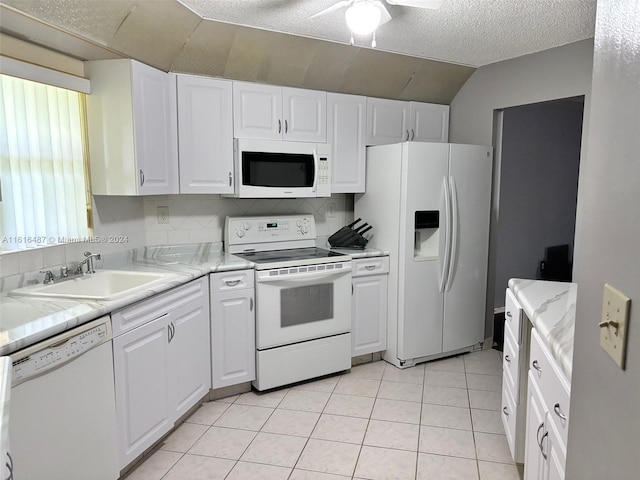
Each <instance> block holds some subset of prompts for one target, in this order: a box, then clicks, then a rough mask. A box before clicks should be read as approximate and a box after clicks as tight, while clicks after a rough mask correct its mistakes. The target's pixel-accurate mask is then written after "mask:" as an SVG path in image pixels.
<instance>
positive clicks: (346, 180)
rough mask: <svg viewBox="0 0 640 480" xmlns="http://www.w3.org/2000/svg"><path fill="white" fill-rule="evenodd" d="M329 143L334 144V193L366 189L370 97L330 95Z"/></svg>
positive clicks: (332, 147) (328, 106) (328, 95)
mask: <svg viewBox="0 0 640 480" xmlns="http://www.w3.org/2000/svg"><path fill="white" fill-rule="evenodd" d="M327 110H328V112H329V114H328V117H327V143H329V144H330V145H331V170H332V173H333V179H332V185H331V191H332V192H333V193H363V192H364V190H365V158H366V145H365V134H366V127H367V125H366V114H367V98H366V97H361V96H357V95H342V94H338V93H328V94H327Z"/></svg>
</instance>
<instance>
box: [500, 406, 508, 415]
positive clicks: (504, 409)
mask: <svg viewBox="0 0 640 480" xmlns="http://www.w3.org/2000/svg"><path fill="white" fill-rule="evenodd" d="M502 413H504V414H505V415H506V416H507V417H508V416H509V410H508V409H507V407H504V408H503V409H502Z"/></svg>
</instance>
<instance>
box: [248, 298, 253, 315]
mask: <svg viewBox="0 0 640 480" xmlns="http://www.w3.org/2000/svg"><path fill="white" fill-rule="evenodd" d="M249 311H250V312H253V297H251V298H250V299H249Z"/></svg>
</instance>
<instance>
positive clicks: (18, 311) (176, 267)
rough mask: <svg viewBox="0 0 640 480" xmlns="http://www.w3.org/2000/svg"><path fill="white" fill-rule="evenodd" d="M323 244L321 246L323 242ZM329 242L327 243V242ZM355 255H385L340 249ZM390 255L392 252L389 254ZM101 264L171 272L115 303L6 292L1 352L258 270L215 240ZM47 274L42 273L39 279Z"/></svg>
mask: <svg viewBox="0 0 640 480" xmlns="http://www.w3.org/2000/svg"><path fill="white" fill-rule="evenodd" d="M319 246H320V245H319ZM325 246H326V245H325ZM338 251H340V252H341V253H346V254H348V255H350V256H351V257H352V258H364V257H373V256H382V255H385V253H384V252H383V251H381V250H377V249H364V250H352V249H338ZM386 254H388V253H386ZM98 265H99V267H100V268H109V269H112V270H126V271H147V272H154V273H165V274H166V278H164V279H163V280H162V281H161V282H158V283H154V285H153V287H152V288H148V289H145V290H138V291H136V292H134V293H132V294H130V295H126V296H122V297H120V298H117V299H115V300H111V301H92V300H80V299H78V300H76V299H59V298H44V297H26V296H19V295H13V294H12V293H11V291H10V290H11V288H9V291H7V292H5V293H2V294H0V355H10V354H11V353H12V352H14V351H17V350H20V349H22V348H25V347H27V346H29V345H33V344H35V343H37V342H39V341H41V340H44V339H46V338H49V337H51V336H53V335H56V334H58V333H62V332H64V331H67V330H69V329H71V328H73V327H76V326H78V325H81V324H83V323H86V322H88V321H90V320H93V319H95V318H98V317H100V316H102V315H105V314H107V313H109V312H112V311H115V310H118V309H120V308H123V307H125V306H127V305H131V304H132V303H135V302H138V301H140V300H144V299H146V298H149V297H151V296H153V295H155V294H157V293H161V292H163V291H165V290H169V289H171V288H173V287H176V286H178V285H182V284H184V283H187V282H189V281H191V280H194V279H196V278H199V277H201V276H203V275H207V274H209V273H212V272H222V271H231V270H242V269H247V268H253V267H254V264H253V263H252V262H249V261H246V260H244V259H242V258H239V257H236V256H234V255H231V254H227V253H224V252H222V251H220V246H219V245H218V246H217V250H216V245H215V244H194V245H182V246H162V247H144V248H139V249H134V250H131V251H128V252H123V253H122V254H119V255H115V256H113V257H111V258H109V259H106V260H104V261H103V262H102V265H100V264H98ZM23 277H24V278H22V277H21V278H18V279H13V280H12V282H9V281H7V282H5V283H11V284H12V285H14V286H13V288H19V287H22V286H26V285H27V284H29V283H30V281H29V280H31V281H33V277H31V278H29V277H26V276H23ZM40 277H42V275H39V276H38V278H40Z"/></svg>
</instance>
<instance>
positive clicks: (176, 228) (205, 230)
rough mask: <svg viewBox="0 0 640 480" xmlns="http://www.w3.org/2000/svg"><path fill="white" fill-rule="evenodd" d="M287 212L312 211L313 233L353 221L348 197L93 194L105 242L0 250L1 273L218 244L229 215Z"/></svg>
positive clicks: (97, 225) (98, 231)
mask: <svg viewBox="0 0 640 480" xmlns="http://www.w3.org/2000/svg"><path fill="white" fill-rule="evenodd" d="M158 207H168V210H169V216H168V223H159V221H158ZM292 213H310V214H313V215H314V217H315V220H316V227H317V233H318V236H319V237H327V236H329V235H331V234H332V233H333V232H335V231H336V230H338V229H339V228H340V227H342V226H343V225H345V224H346V223H348V222H350V221H351V220H352V219H353V195H348V194H334V195H333V196H331V197H330V198H292V199H284V200H283V199H233V198H222V197H219V196H217V195H159V196H148V197H105V196H102V197H100V196H97V197H94V236H95V237H100V238H102V239H105V241H104V242H100V243H84V242H83V243H69V244H65V245H56V246H51V247H43V248H35V249H30V250H25V251H18V252H4V253H2V254H0V277H8V276H12V275H16V274H23V273H28V272H37V271H38V270H41V269H43V268H44V267H55V266H60V265H63V264H67V263H70V262H72V261H77V260H80V259H81V258H82V256H83V252H85V251H87V250H90V251H92V252H94V253H104V254H109V253H115V252H119V251H123V250H130V249H132V248H138V247H141V246H144V245H148V246H154V245H183V244H190V243H203V242H213V243H216V242H222V241H223V235H224V221H225V217H227V216H228V215H271V214H280V215H283V214H292ZM111 239H112V240H111ZM21 281H24V279H23V280H21Z"/></svg>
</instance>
